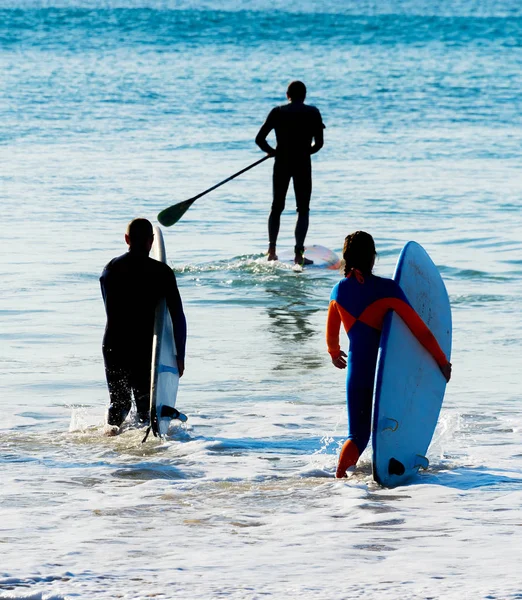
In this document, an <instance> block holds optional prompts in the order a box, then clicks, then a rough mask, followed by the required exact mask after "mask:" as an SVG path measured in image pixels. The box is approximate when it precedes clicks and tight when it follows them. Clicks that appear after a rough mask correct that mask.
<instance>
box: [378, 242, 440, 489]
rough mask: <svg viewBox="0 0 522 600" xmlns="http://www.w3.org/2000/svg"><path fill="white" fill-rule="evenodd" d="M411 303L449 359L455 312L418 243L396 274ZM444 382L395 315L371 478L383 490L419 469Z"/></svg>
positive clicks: (384, 346) (388, 333)
mask: <svg viewBox="0 0 522 600" xmlns="http://www.w3.org/2000/svg"><path fill="white" fill-rule="evenodd" d="M393 278H394V279H395V281H397V283H398V284H399V285H400V286H401V288H402V290H403V291H404V293H405V294H406V297H407V298H408V300H409V302H410V304H411V305H412V306H413V308H414V309H415V310H416V311H417V313H418V314H419V315H420V316H421V318H422V319H423V321H424V322H425V323H426V325H427V326H428V327H429V328H430V330H431V331H432V333H433V335H434V336H435V338H436V339H437V341H438V343H439V345H440V347H441V348H442V350H443V351H444V353H445V354H446V356H447V357H448V360H449V357H450V354H451V330H452V326H451V308H450V302H449V298H448V293H447V291H446V287H445V286H444V282H443V281H442V278H441V276H440V273H439V271H438V269H437V267H436V266H435V265H434V263H433V261H432V260H431V258H430V257H429V256H428V254H427V252H426V251H425V250H424V248H422V246H420V245H419V244H417V243H416V242H408V243H407V244H406V246H405V247H404V248H403V250H402V252H401V255H400V256H399V260H398V262H397V267H396V269H395V274H394V276H393ZM445 389H446V380H445V378H444V376H443V375H442V373H441V371H440V369H439V367H438V365H437V363H436V362H435V360H434V359H433V357H432V356H431V354H430V353H429V352H428V351H427V350H426V349H425V348H424V347H423V346H421V344H420V343H419V342H418V341H417V339H416V338H415V336H414V335H413V334H412V333H411V331H410V330H409V329H408V327H407V326H406V325H405V324H404V321H403V320H402V319H401V318H400V317H399V316H398V315H397V314H396V313H395V312H390V314H389V315H387V317H386V319H385V322H384V327H383V331H382V335H381V344H380V350H379V358H378V362H377V372H376V377H375V397H374V408H373V442H372V443H373V476H374V479H375V480H376V481H377V482H378V483H380V484H381V485H383V486H386V487H395V486H397V485H401V484H403V483H405V482H406V481H407V480H408V479H409V478H410V477H411V476H412V475H414V474H415V473H417V471H418V470H419V468H421V467H422V468H427V466H428V464H429V463H428V459H427V458H426V454H427V451H428V447H429V445H430V442H431V439H432V437H433V433H434V431H435V427H436V425H437V420H438V418H439V413H440V409H441V406H442V400H443V398H444V391H445Z"/></svg>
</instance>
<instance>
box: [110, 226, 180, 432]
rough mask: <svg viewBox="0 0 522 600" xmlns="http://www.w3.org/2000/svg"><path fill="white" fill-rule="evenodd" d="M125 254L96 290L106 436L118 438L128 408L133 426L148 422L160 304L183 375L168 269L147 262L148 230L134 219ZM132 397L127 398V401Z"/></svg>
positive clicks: (177, 297) (177, 301)
mask: <svg viewBox="0 0 522 600" xmlns="http://www.w3.org/2000/svg"><path fill="white" fill-rule="evenodd" d="M125 241H126V242H127V244H128V246H129V251H128V252H127V253H126V254H123V255H122V256H118V257H117V258H113V259H112V260H111V261H110V262H109V263H108V264H107V265H106V266H105V268H104V270H103V273H102V275H101V277H100V285H101V291H102V296H103V301H104V303H105V311H106V313H107V325H106V327H105V334H104V336H103V359H104V362H105V375H106V378H107V385H108V388H109V397H110V405H109V409H108V414H107V428H106V433H107V434H108V435H115V434H116V433H118V430H119V427H120V425H121V424H122V423H123V421H124V420H125V418H126V417H127V414H128V413H129V411H130V409H131V405H132V395H133V396H134V402H135V404H136V410H137V414H138V420H139V421H140V422H141V423H142V424H143V425H147V424H148V423H149V419H150V414H149V411H150V378H151V364H152V337H153V333H154V317H155V311H156V306H157V304H158V302H159V300H160V299H161V298H165V299H166V302H167V306H168V309H169V312H170V316H171V318H172V323H173V326H174V338H175V342H176V350H177V361H178V370H179V375H180V377H181V376H182V375H183V371H184V369H185V342H186V332H187V324H186V320H185V314H184V312H183V305H182V303H181V297H180V295H179V291H178V286H177V284H176V277H175V275H174V272H173V271H172V269H171V268H170V267H169V266H168V265H166V264H164V263H162V262H159V261H157V260H154V259H153V258H150V257H149V252H150V250H151V248H152V243H153V241H154V233H153V229H152V224H151V223H150V221H148V220H147V219H134V220H132V221H131V222H130V223H129V224H128V226H127V232H126V234H125ZM131 393H132V395H131Z"/></svg>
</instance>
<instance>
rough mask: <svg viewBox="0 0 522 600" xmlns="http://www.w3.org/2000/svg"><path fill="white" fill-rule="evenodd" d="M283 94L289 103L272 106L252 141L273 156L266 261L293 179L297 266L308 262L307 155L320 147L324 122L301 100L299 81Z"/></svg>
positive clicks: (309, 178)
mask: <svg viewBox="0 0 522 600" xmlns="http://www.w3.org/2000/svg"><path fill="white" fill-rule="evenodd" d="M286 97H287V98H288V100H289V103H288V104H285V105H283V106H277V107H276V108H274V109H272V110H271V111H270V114H269V115H268V117H267V119H266V121H265V123H264V124H263V126H262V127H261V129H260V130H259V133H258V134H257V136H256V144H257V145H258V146H259V147H260V148H261V150H263V151H264V152H266V153H267V154H269V155H270V156H274V157H275V162H274V173H273V202H272V210H271V212H270V216H269V218H268V238H269V246H268V260H277V253H276V243H277V236H278V234H279V224H280V219H281V213H282V212H283V210H284V208H285V200H286V193H287V191H288V186H289V184H290V179H293V183H294V192H295V200H296V205H297V223H296V226H295V248H294V250H295V258H294V262H295V263H296V264H301V265H302V264H311V262H312V261H309V260H308V259H305V258H304V241H305V238H306V232H307V231H308V219H309V212H310V197H311V195H312V163H311V160H310V156H311V155H312V154H315V153H316V152H319V150H320V149H321V148H322V147H323V144H324V139H323V129H324V125H323V120H322V117H321V113H320V112H319V110H318V109H317V108H316V107H315V106H309V105H307V104H305V103H304V101H305V98H306V86H305V84H304V83H303V82H301V81H292V83H291V84H290V85H289V86H288V90H287V92H286ZM272 129H274V130H275V135H276V140H277V148H275V149H274V148H272V147H271V146H270V144H268V142H267V141H266V138H267V136H268V134H269V133H270V132H271V131H272ZM312 141H313V142H314V143H313V144H312Z"/></svg>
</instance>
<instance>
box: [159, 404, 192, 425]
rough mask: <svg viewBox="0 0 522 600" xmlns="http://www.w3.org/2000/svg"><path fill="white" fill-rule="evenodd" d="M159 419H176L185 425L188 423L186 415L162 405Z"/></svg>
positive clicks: (171, 407)
mask: <svg viewBox="0 0 522 600" xmlns="http://www.w3.org/2000/svg"><path fill="white" fill-rule="evenodd" d="M160 417H161V418H162V419H164V418H170V419H178V420H179V421H181V422H182V423H186V422H187V421H188V417H187V415H184V414H183V413H181V412H179V410H177V409H176V408H174V407H173V406H166V405H163V406H162V407H161V414H160Z"/></svg>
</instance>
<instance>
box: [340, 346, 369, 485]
mask: <svg viewBox="0 0 522 600" xmlns="http://www.w3.org/2000/svg"><path fill="white" fill-rule="evenodd" d="M365 375H366V374H365ZM356 379H358V380H359V381H357V382H356V381H355V380H356ZM361 379H362V381H361ZM364 379H366V377H365V376H363V377H361V374H360V373H357V371H356V370H355V369H353V365H351V364H350V357H348V375H347V378H346V403H347V408H348V439H347V440H346V442H345V443H344V445H343V447H342V450H341V454H340V456H339V463H338V466H337V472H336V475H335V476H336V477H344V476H345V475H346V470H347V469H348V468H349V467H351V466H353V465H355V464H356V463H357V461H358V460H359V456H360V455H361V454H362V453H363V451H364V449H365V448H366V446H367V445H368V441H369V439H370V433H371V421H372V401H373V387H372V386H371V385H364V384H365V383H367V382H365V381H364ZM359 383H363V386H361V385H359Z"/></svg>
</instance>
